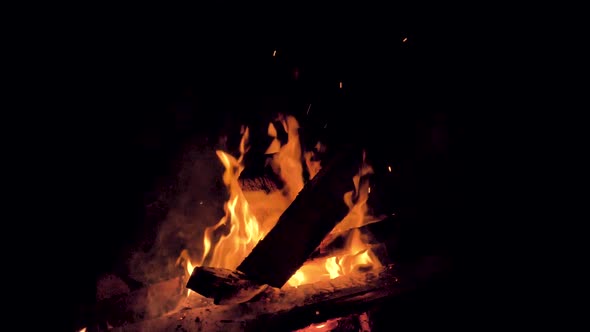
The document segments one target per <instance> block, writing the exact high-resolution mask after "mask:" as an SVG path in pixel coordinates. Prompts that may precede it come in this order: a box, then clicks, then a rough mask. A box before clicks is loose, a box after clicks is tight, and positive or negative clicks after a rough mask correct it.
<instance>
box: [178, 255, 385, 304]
mask: <svg viewBox="0 0 590 332" xmlns="http://www.w3.org/2000/svg"><path fill="white" fill-rule="evenodd" d="M369 248H370V249H371V250H372V252H373V254H374V255H375V256H376V257H377V259H379V261H380V262H381V264H388V263H389V258H388V257H387V250H386V248H385V245H384V244H374V245H371V246H370V247H369ZM333 254H338V251H336V252H334V253H333ZM316 259H317V260H319V259H321V258H316ZM313 262H314V259H310V260H308V261H307V262H306V263H313ZM186 287H187V288H189V289H191V290H193V291H195V292H197V293H198V294H200V295H202V296H205V297H208V298H211V299H213V301H214V304H237V303H244V302H249V301H257V300H258V299H259V298H260V296H263V294H264V292H265V291H267V290H268V288H269V287H270V286H268V285H261V284H258V283H256V282H255V281H252V280H248V278H247V276H246V275H245V274H243V273H241V272H239V271H233V270H229V269H223V268H213V267H201V266H199V267H196V268H195V269H194V270H193V273H192V275H191V277H190V279H189V281H188V282H187V285H186ZM270 291H271V292H272V291H273V290H270Z"/></svg>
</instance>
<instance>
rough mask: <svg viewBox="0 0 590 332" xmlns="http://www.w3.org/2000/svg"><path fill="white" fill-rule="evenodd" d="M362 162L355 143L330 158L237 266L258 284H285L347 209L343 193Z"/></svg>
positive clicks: (277, 285) (349, 188) (279, 285)
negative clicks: (354, 145) (353, 145)
mask: <svg viewBox="0 0 590 332" xmlns="http://www.w3.org/2000/svg"><path fill="white" fill-rule="evenodd" d="M361 163H362V150H361V149H359V148H354V147H351V148H349V149H345V150H343V151H342V152H341V153H338V154H336V155H335V156H334V157H333V158H331V160H330V161H329V162H328V164H327V165H326V166H325V167H323V168H322V170H321V171H320V172H319V173H318V174H317V175H316V176H315V177H314V178H313V179H312V180H311V181H309V182H308V183H307V184H306V185H305V186H304V187H303V189H302V190H301V191H300V192H299V194H298V195H297V197H296V198H295V200H294V201H293V202H292V203H291V205H289V207H288V208H287V209H286V210H285V211H284V212H283V214H282V215H281V217H280V218H279V220H278V221H277V224H276V225H275V226H274V227H273V228H272V229H271V231H270V232H269V233H268V234H267V235H266V236H265V237H264V238H263V239H262V240H261V241H260V242H258V244H257V245H256V246H255V247H254V249H253V250H252V252H251V253H250V254H249V255H248V256H247V257H246V258H245V259H244V261H243V262H242V263H241V264H240V265H239V266H238V268H237V270H238V271H240V272H242V273H244V274H245V275H246V276H247V278H248V279H250V280H253V281H256V282H258V283H259V284H268V285H270V286H273V287H278V288H280V287H281V286H283V285H284V284H285V283H286V282H287V280H289V278H290V277H291V276H292V275H293V273H295V272H296V271H297V269H299V267H301V265H303V263H304V262H305V261H306V260H307V258H308V257H309V256H310V254H311V253H312V252H313V251H314V250H315V249H316V248H317V247H318V245H319V244H320V243H321V242H322V240H323V239H324V238H325V237H326V235H328V233H330V231H331V230H332V229H333V228H334V226H336V224H337V223H338V222H340V221H341V220H342V219H343V218H344V217H345V216H346V214H347V213H348V207H347V206H346V204H345V203H344V199H343V197H344V194H345V193H346V192H348V191H351V190H353V189H354V185H353V182H352V178H353V176H354V175H355V174H357V173H358V172H359V170H360V166H361Z"/></svg>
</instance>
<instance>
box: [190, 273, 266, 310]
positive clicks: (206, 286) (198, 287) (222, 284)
mask: <svg viewBox="0 0 590 332" xmlns="http://www.w3.org/2000/svg"><path fill="white" fill-rule="evenodd" d="M186 287H187V288H189V289H192V290H194V291H195V292H197V293H199V294H201V295H203V296H205V297H208V298H211V299H213V300H214V303H215V304H224V303H226V302H229V301H231V302H232V303H241V302H246V301H248V300H250V299H252V298H253V297H254V296H256V295H258V294H259V293H261V292H262V291H264V290H265V289H266V288H267V287H268V285H260V284H258V283H256V282H253V281H251V280H248V278H247V277H246V275H245V274H243V273H241V272H239V271H232V270H228V269H223V268H213V267H202V266H199V267H196V268H195V269H194V270H193V273H192V274H191V277H190V279H189V281H188V283H187V285H186Z"/></svg>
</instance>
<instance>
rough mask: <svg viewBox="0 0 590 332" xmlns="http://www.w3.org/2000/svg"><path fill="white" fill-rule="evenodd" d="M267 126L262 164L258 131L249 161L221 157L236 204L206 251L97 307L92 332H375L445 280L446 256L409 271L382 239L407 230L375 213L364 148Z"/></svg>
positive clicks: (245, 138) (282, 122) (244, 146)
mask: <svg viewBox="0 0 590 332" xmlns="http://www.w3.org/2000/svg"><path fill="white" fill-rule="evenodd" d="M267 129H268V130H267V134H268V137H269V140H270V142H271V143H270V145H269V146H268V147H267V148H266V150H265V151H264V154H263V155H262V156H259V157H255V158H250V159H248V158H246V157H247V156H248V152H249V147H250V145H249V135H250V131H249V128H247V127H244V128H243V129H242V137H241V141H240V145H239V152H240V155H239V156H237V157H236V156H233V155H231V154H229V153H227V152H224V151H221V150H218V151H217V152H216V153H217V156H218V158H219V160H220V162H221V163H222V164H223V166H224V168H225V172H224V174H223V182H224V184H225V185H226V188H227V192H228V194H229V198H228V200H227V202H226V203H225V205H224V212H225V215H224V216H223V217H222V218H221V219H220V220H219V222H218V223H217V224H215V225H213V226H210V227H207V228H206V229H205V231H204V236H203V238H202V239H197V241H202V248H203V250H202V252H199V253H195V252H190V250H188V249H185V250H182V251H181V252H180V253H179V257H178V260H177V261H176V264H177V266H178V269H179V270H178V271H179V273H178V276H177V277H175V278H171V279H169V280H166V281H162V282H158V283H154V284H152V285H150V286H147V287H144V288H142V289H139V290H136V291H133V292H124V294H120V295H117V296H113V297H111V298H108V299H105V300H102V301H100V302H99V303H97V306H96V307H95V308H94V309H93V314H92V315H90V318H89V319H88V321H87V322H86V323H85V324H84V327H83V329H85V331H106V330H112V331H171V330H179V331H294V330H304V331H305V330H313V331H336V330H359V331H367V330H370V325H371V323H370V315H368V314H367V312H369V311H370V310H371V308H373V307H375V306H377V305H379V304H381V303H383V302H384V301H391V300H392V299H395V298H396V297H397V296H398V295H401V294H404V293H408V292H411V291H413V290H415V289H416V288H419V287H421V286H422V285H424V284H428V283H429V282H431V281H433V280H436V279H437V278H438V277H439V276H440V275H442V274H444V273H445V271H446V270H447V269H446V268H447V265H446V264H447V263H448V262H447V261H446V260H445V259H444V258H441V257H434V256H431V257H423V258H421V259H419V260H417V261H414V262H411V263H405V264H399V263H397V262H396V260H395V257H390V255H389V254H388V250H387V245H389V244H386V243H383V242H380V241H379V240H378V239H377V236H375V232H376V231H378V229H379V225H380V224H383V223H396V222H398V221H397V219H396V218H397V217H396V216H395V214H393V215H372V213H371V209H370V207H369V206H368V198H369V196H370V194H371V182H370V179H371V175H372V174H373V168H372V167H371V165H369V164H368V162H367V158H366V153H365V152H364V151H363V149H362V148H361V147H358V146H348V147H345V148H340V149H337V150H335V151H333V150H330V147H329V146H326V145H324V144H323V143H322V142H318V143H317V144H316V145H315V146H314V147H313V149H311V150H309V151H306V150H305V149H304V148H302V145H301V139H300V137H299V133H300V132H299V129H300V128H299V123H298V121H297V119H296V118H295V117H293V116H289V115H279V116H277V117H276V119H274V121H271V122H270V123H269V124H268V128H267ZM249 168H259V169H261V171H260V172H249V173H248V172H244V171H245V170H247V169H249ZM389 171H391V168H389ZM252 174H254V175H252Z"/></svg>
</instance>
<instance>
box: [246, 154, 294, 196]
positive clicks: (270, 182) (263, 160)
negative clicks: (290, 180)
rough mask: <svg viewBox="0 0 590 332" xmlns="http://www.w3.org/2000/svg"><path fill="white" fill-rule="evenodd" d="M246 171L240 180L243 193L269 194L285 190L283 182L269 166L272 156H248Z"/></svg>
mask: <svg viewBox="0 0 590 332" xmlns="http://www.w3.org/2000/svg"><path fill="white" fill-rule="evenodd" d="M247 156H248V157H246V158H245V159H244V162H245V163H246V164H245V166H244V170H243V171H242V173H241V174H240V177H239V178H238V183H239V184H240V188H241V189H242V190H243V191H264V192H266V193H267V194H268V193H270V192H273V191H276V190H280V189H282V188H283V186H284V183H283V180H282V179H281V178H280V177H279V176H278V175H277V174H276V173H275V172H274V171H273V169H272V167H271V166H270V165H269V160H270V159H271V158H272V155H266V154H255V155H252V154H250V155H247Z"/></svg>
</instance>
